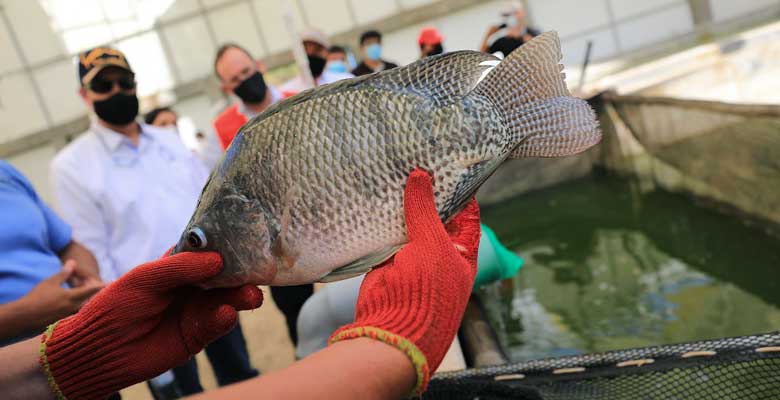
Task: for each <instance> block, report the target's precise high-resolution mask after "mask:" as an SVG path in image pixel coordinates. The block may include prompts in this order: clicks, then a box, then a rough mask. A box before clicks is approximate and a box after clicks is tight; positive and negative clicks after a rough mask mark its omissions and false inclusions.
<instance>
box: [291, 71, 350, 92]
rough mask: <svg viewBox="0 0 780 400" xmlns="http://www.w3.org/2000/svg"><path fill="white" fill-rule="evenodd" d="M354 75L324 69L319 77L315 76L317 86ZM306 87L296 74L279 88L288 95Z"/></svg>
mask: <svg viewBox="0 0 780 400" xmlns="http://www.w3.org/2000/svg"><path fill="white" fill-rule="evenodd" d="M354 77H355V75H352V74H350V73H348V72H333V71H328V70H327V69H326V70H324V71H322V75H320V77H319V78H317V86H320V85H325V84H328V83H333V82H336V81H340V80H342V79H349V78H354ZM306 89H307V87H306V83H304V81H303V78H302V77H301V76H296V77H295V78H292V79H290V80H289V81H287V82H285V83H284V84H283V85H282V86H281V87H280V88H279V90H281V91H282V93H283V94H285V95H286V96H289V95H290V94H296V93H300V92H302V91H304V90H306Z"/></svg>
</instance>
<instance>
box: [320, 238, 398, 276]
mask: <svg viewBox="0 0 780 400" xmlns="http://www.w3.org/2000/svg"><path fill="white" fill-rule="evenodd" d="M401 247H403V245H397V246H391V247H388V248H385V249H382V250H380V251H378V252H376V253H372V254H369V255H367V256H365V257H361V258H358V259H357V260H355V261H353V262H351V263H349V264H347V265H345V266H343V267H339V268H336V269H334V270H333V271H330V273H329V274H327V275H325V276H323V277H322V278H320V280H319V282H324V283H327V282H335V281H340V280H343V279H349V278H353V277H356V276H358V275H363V274H365V273H367V272H368V271H371V269H372V268H374V267H375V266H377V265H379V264H381V263H382V262H384V261H385V260H387V259H388V258H390V257H392V256H393V255H394V254H395V253H397V252H398V250H400V249H401Z"/></svg>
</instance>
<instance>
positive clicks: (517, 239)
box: [479, 174, 780, 362]
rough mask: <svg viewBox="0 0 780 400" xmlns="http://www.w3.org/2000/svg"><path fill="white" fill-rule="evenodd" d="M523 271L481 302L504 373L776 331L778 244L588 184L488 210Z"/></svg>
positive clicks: (739, 224)
mask: <svg viewBox="0 0 780 400" xmlns="http://www.w3.org/2000/svg"><path fill="white" fill-rule="evenodd" d="M482 220H483V222H484V223H485V224H487V225H488V226H490V227H491V228H493V230H494V231H495V233H496V234H497V235H498V237H499V239H500V240H501V241H502V242H503V243H504V245H506V246H507V248H509V249H510V250H512V251H514V252H516V253H517V254H519V255H520V256H522V257H523V259H524V260H525V265H524V266H523V267H522V269H521V270H520V272H519V273H518V274H517V275H516V276H515V277H514V278H512V279H508V280H505V281H503V282H497V283H495V284H492V285H490V286H487V287H484V288H482V289H481V290H480V291H479V294H480V298H481V299H482V302H483V304H484V306H485V309H486V311H487V314H488V318H489V320H490V322H491V325H492V326H493V328H494V329H495V331H496V333H497V335H498V338H499V341H500V342H501V344H502V347H503V348H504V350H506V352H507V355H508V356H509V358H510V359H511V361H514V362H519V361H525V360H529V359H536V358H543V357H555V356H564V355H572V354H580V353H589V352H600V351H607V350H617V349H625V348H632V347H643V346H650V345H660V344H669V343H679V342H686V341H694V340H699V339H712V338H720V337H729V336H738V335H746V334H754V333H763V332H769V331H775V330H779V329H780V273H779V270H780V240H779V239H778V238H776V237H775V236H772V235H769V234H767V233H766V232H765V230H764V229H760V228H759V227H758V226H757V225H755V224H751V223H749V222H748V221H747V220H744V219H742V218H738V217H735V216H731V215H726V214H722V213H719V212H716V211H714V210H713V209H712V208H711V207H709V206H706V205H703V204H700V202H698V201H696V200H695V199H693V198H691V197H689V196H685V195H680V194H673V193H668V192H664V191H661V190H650V191H646V190H645V191H640V190H639V188H638V186H637V185H635V184H634V183H633V182H632V181H630V180H625V179H622V178H616V177H612V176H606V175H604V174H594V175H593V176H591V177H588V178H585V179H580V180H576V181H571V182H568V183H564V184H561V185H558V186H555V187H552V188H549V189H545V190H541V191H536V192H532V193H528V194H525V195H523V196H521V197H518V198H515V199H513V200H511V201H508V202H505V203H502V204H498V205H496V206H493V207H490V208H487V209H485V210H483V213H482Z"/></svg>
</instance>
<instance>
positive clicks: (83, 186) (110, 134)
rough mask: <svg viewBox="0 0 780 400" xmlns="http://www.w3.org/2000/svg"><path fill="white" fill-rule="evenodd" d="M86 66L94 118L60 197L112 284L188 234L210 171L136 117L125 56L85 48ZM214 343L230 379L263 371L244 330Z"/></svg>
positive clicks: (63, 160)
mask: <svg viewBox="0 0 780 400" xmlns="http://www.w3.org/2000/svg"><path fill="white" fill-rule="evenodd" d="M78 64H79V83H80V85H81V88H80V89H79V94H80V96H81V98H82V99H83V100H84V103H85V104H86V106H87V107H88V108H89V110H90V111H91V112H92V113H93V114H94V117H93V118H92V124H91V126H90V128H89V130H87V131H86V132H85V133H84V134H82V135H81V136H80V137H79V138H77V139H76V140H74V141H73V142H72V143H70V144H69V145H68V146H67V147H65V148H64V149H63V150H62V151H60V152H59V153H58V154H57V156H56V157H55V158H54V161H53V162H52V165H51V179H52V185H53V193H54V195H55V196H56V198H57V201H58V203H59V211H60V214H61V216H62V218H63V219H64V220H65V222H67V223H68V224H70V225H71V226H72V228H73V237H74V239H75V240H77V241H78V242H80V243H82V244H83V245H84V246H85V247H86V248H87V249H89V250H90V251H91V252H92V253H93V254H94V255H95V258H96V259H97V261H98V267H99V269H100V275H101V277H102V279H103V281H104V282H112V281H114V280H117V279H119V278H120V277H121V276H123V275H124V274H125V273H127V272H129V271H130V270H131V269H132V268H133V267H135V266H136V265H138V264H141V263H144V262H148V261H151V260H154V259H157V258H159V257H160V256H161V255H162V254H165V253H166V252H167V250H168V248H169V247H170V245H171V243H175V242H176V241H177V240H178V239H179V236H180V234H181V232H182V230H183V229H184V228H185V227H186V225H187V223H188V222H189V218H190V216H191V215H192V213H193V211H194V209H195V206H196V204H197V201H198V197H199V196H200V191H201V189H202V188H203V185H204V184H205V182H206V179H207V177H208V171H207V169H206V167H205V166H204V165H203V164H202V163H201V162H200V160H198V159H197V158H196V156H195V155H194V154H192V152H190V151H189V150H187V148H186V147H185V146H184V144H183V143H182V142H181V140H180V139H179V138H178V137H177V136H176V135H171V132H170V131H169V130H165V129H160V128H158V127H152V126H150V125H146V124H142V123H139V122H137V121H136V117H137V116H138V108H139V107H138V97H137V95H136V81H135V75H134V74H133V70H132V69H131V68H130V65H129V63H128V61H127V59H126V58H125V56H124V54H122V53H121V52H119V51H117V50H115V49H112V48H106V47H99V48H95V49H91V50H88V51H86V52H84V53H82V54H80V55H79V60H78ZM209 347H210V348H215V349H218V350H216V351H215V353H217V352H218V353H219V354H220V359H219V362H214V359H212V363H213V364H214V365H213V366H214V370H215V373H216V374H217V376H218V381H219V383H220V384H223V385H224V384H229V383H233V382H237V381H240V380H243V379H247V378H251V377H254V376H256V375H257V374H258V372H257V371H256V370H255V369H253V368H252V367H251V365H250V364H249V356H248V355H247V352H246V346H245V344H244V340H243V336H242V335H241V331H240V327H236V329H234V330H232V331H231V332H230V333H228V334H227V335H226V336H224V337H222V338H220V339H219V340H218V341H216V342H214V344H212V345H211V346H209ZM168 376H170V375H168ZM222 377H224V379H221V378H222ZM194 379H195V383H196V384H197V385H195V384H193V385H191V386H194V389H193V390H196V391H197V390H198V389H199V388H200V384H199V382H197V375H195V378H194ZM170 381H171V379H170V378H168V380H167V382H166V381H165V380H162V384H161V385H152V389H153V391H155V390H157V389H159V390H158V391H157V393H155V397H156V398H172V397H176V396H177V395H178V394H177V393H175V392H176V390H175V389H171V387H172V386H173V385H170V384H169V383H170ZM179 383H182V382H179ZM180 388H181V389H183V390H184V391H185V392H189V391H192V390H187V389H186V388H185V387H181V385H180ZM185 394H187V393H185Z"/></svg>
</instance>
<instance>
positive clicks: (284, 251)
mask: <svg viewBox="0 0 780 400" xmlns="http://www.w3.org/2000/svg"><path fill="white" fill-rule="evenodd" d="M299 193H300V188H299V187H298V186H294V187H293V188H292V189H290V190H288V191H287V193H285V202H284V204H285V206H284V209H283V210H282V219H281V221H280V224H279V225H280V226H279V235H278V236H276V239H274V241H273V243H272V244H271V254H273V256H274V257H275V258H276V259H277V260H278V261H279V265H282V266H284V267H287V269H291V268H293V267H294V266H295V262H296V261H297V260H298V254H297V252H294V251H292V250H291V249H290V246H289V245H288V242H287V234H288V233H289V231H290V218H291V217H290V210H291V209H292V207H293V205H294V203H295V201H296V200H297V198H298V194H299Z"/></svg>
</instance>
